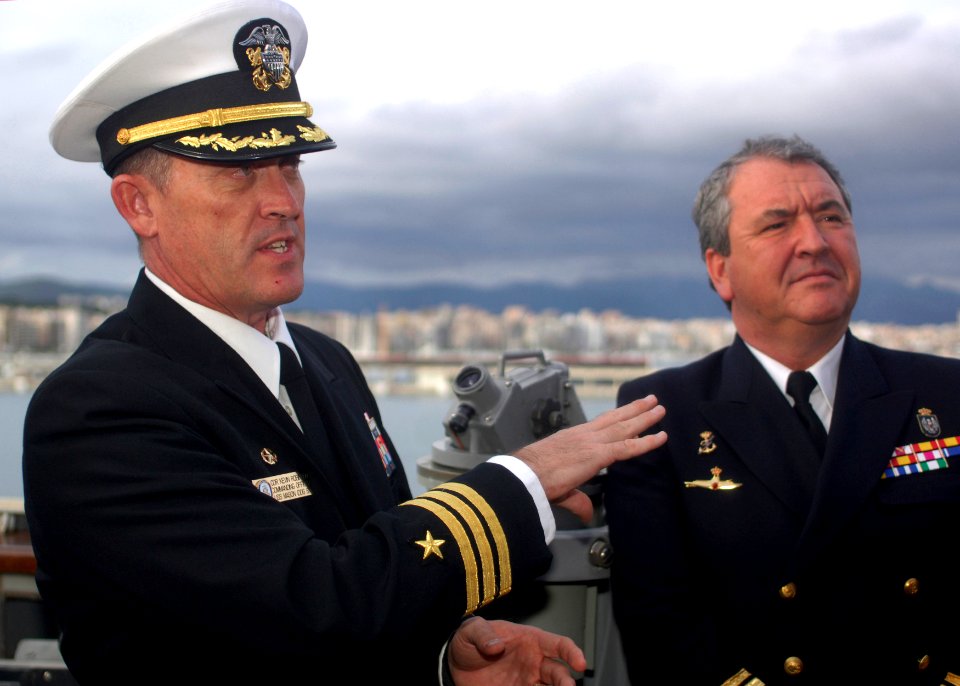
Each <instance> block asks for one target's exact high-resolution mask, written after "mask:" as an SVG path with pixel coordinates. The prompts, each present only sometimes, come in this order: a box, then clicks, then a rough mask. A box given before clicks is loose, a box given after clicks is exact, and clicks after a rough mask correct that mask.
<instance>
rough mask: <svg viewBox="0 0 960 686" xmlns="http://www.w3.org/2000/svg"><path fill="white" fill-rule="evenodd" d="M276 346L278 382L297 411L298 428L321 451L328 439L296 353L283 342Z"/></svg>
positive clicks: (326, 444)
mask: <svg viewBox="0 0 960 686" xmlns="http://www.w3.org/2000/svg"><path fill="white" fill-rule="evenodd" d="M277 348H279V349H280V383H282V384H283V387H284V388H286V389H287V395H288V396H290V402H291V403H293V409H294V411H295V412H296V413H297V420H298V421H299V422H300V428H301V429H303V433H304V435H305V436H306V437H307V440H308V442H310V443H311V444H313V445H314V447H315V448H318V449H320V450H321V451H322V450H329V445H330V440H329V438H328V437H327V432H326V429H325V428H324V426H323V420H322V419H321V418H320V413H319V412H318V411H317V403H316V401H315V400H314V398H313V393H311V392H310V385H309V384H308V383H307V375H306V374H304V372H303V367H301V366H300V361H299V360H298V359H297V354H296V353H295V352H293V350H291V349H290V346H288V345H284V344H283V343H277Z"/></svg>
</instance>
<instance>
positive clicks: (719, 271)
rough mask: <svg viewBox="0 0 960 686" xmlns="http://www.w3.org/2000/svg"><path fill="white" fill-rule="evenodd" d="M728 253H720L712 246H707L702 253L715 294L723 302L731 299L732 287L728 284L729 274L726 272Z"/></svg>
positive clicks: (728, 301)
mask: <svg viewBox="0 0 960 686" xmlns="http://www.w3.org/2000/svg"><path fill="white" fill-rule="evenodd" d="M728 259H729V256H728V255H721V254H720V253H718V252H717V251H716V250H714V249H713V248H707V251H706V252H705V253H704V254H703V261H704V262H705V263H706V265H707V274H708V275H709V276H710V283H712V284H713V289H714V290H715V291H716V292H717V295H719V296H720V298H721V299H722V300H723V301H724V302H725V303H728V304H729V303H730V301H732V300H733V288H731V286H730V276H729V274H727V260H728Z"/></svg>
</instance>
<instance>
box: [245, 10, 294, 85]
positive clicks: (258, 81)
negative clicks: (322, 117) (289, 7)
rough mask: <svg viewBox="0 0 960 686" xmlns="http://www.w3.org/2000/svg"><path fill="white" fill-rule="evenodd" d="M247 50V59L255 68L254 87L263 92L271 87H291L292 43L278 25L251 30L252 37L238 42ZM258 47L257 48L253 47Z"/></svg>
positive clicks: (255, 27) (257, 27) (266, 25)
mask: <svg viewBox="0 0 960 686" xmlns="http://www.w3.org/2000/svg"><path fill="white" fill-rule="evenodd" d="M238 44H239V45H242V46H243V47H245V48H246V49H247V52H246V54H247V59H248V60H250V66H251V67H253V85H255V86H256V87H257V88H259V89H260V90H262V91H268V90H270V88H271V87H273V86H276V87H277V88H280V89H283V88H286V87H287V86H289V85H290V82H291V81H292V80H293V76H292V74H291V73H290V67H289V64H290V48H287V47H284V46H287V45H290V41H289V40H287V37H286V36H285V35H283V29H282V28H281V27H280V26H278V25H276V24H261V25H259V26H254V27H253V28H252V29H251V30H250V35H249V36H247V37H246V38H245V39H244V40H242V41H239V42H238ZM252 46H256V47H252Z"/></svg>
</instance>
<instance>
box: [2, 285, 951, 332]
mask: <svg viewBox="0 0 960 686" xmlns="http://www.w3.org/2000/svg"><path fill="white" fill-rule="evenodd" d="M128 292H129V290H128V289H124V288H118V287H113V286H100V285H96V284H76V283H68V282H64V281H58V280H55V279H30V280H22V281H7V282H0V302H4V303H17V304H27V305H43V304H52V303H55V302H57V299H58V298H59V297H60V296H64V295H69V296H75V297H81V298H88V297H92V296H98V295H105V296H125V295H126V294H127V293H128ZM444 304H448V305H471V306H473V307H477V308H480V309H483V310H487V311H490V312H500V311H501V310H503V309H504V308H505V307H508V306H510V305H523V306H525V307H527V308H528V309H530V310H533V311H535V312H541V311H544V310H555V311H557V312H577V311H579V310H582V309H590V310H593V311H594V312H600V311H603V310H617V311H619V312H621V313H623V314H624V315H627V316H631V317H651V318H656V319H691V318H695V317H714V318H717V317H721V318H722V317H726V316H727V311H726V308H725V307H724V306H723V303H722V302H721V301H720V299H719V298H718V297H717V296H716V294H715V293H714V292H713V291H712V290H711V289H710V287H709V285H708V283H707V279H706V277H705V276H704V277H659V276H658V277H644V276H638V277H636V278H633V279H629V280H621V281H591V282H587V283H581V284H576V285H571V286H555V285H551V284H503V285H500V286H497V287H493V288H476V287H469V286H464V285H461V284H455V283H449V284H428V285H420V286H366V287H353V286H344V285H342V284H336V283H332V282H323V281H313V282H310V283H308V284H307V287H306V288H305V289H304V293H303V295H302V296H301V297H300V299H299V300H297V301H296V302H294V303H292V304H291V305H289V306H288V307H289V308H290V309H304V310H317V311H325V310H339V311H344V312H354V313H361V312H374V311H376V310H378V309H388V310H395V309H409V310H416V309H424V308H429V307H436V306H439V305H444ZM958 312H960V292H958V291H956V290H954V289H950V288H948V287H945V286H941V285H937V284H934V283H919V284H904V283H902V282H898V281H894V280H891V279H877V278H872V279H871V278H868V279H865V280H864V283H863V287H862V288H861V294H860V302H859V303H858V304H857V309H856V311H855V312H854V318H855V319H856V320H858V321H869V322H876V323H894V324H907V325H917V324H941V323H955V322H957V321H958Z"/></svg>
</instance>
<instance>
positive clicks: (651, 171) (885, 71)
mask: <svg viewBox="0 0 960 686" xmlns="http://www.w3.org/2000/svg"><path fill="white" fill-rule="evenodd" d="M196 5H197V2H196V0H190V1H184V0H165V1H164V2H162V3H161V2H154V3H139V2H137V3H131V2H129V1H127V2H118V1H115V0H87V1H83V2H80V1H77V0H0V27H2V34H3V40H2V41H0V63H2V65H3V73H4V78H3V91H4V95H3V100H4V104H3V107H2V108H0V132H2V133H0V135H2V137H3V141H2V144H0V280H8V279H12V278H17V277H25V276H40V275H43V276H48V275H57V276H61V277H65V278H69V279H74V280H94V281H97V282H101V283H111V284H118V285H129V284H130V283H132V281H133V279H134V277H135V274H136V271H137V269H138V267H139V263H138V260H137V257H136V248H135V242H134V240H133V238H132V235H131V234H130V231H129V229H128V228H127V227H126V225H125V224H123V223H122V222H121V220H120V219H119V218H118V216H117V215H116V212H115V210H114V209H113V206H112V203H111V202H110V200H109V195H108V184H107V177H106V176H105V175H104V174H103V172H102V170H101V169H100V168H99V166H98V165H96V164H83V163H77V162H69V161H67V160H63V159H61V158H59V157H58V156H57V155H56V154H55V153H54V152H53V151H52V149H51V148H50V146H49V143H48V141H47V132H48V128H49V125H50V122H51V120H52V118H53V115H54V113H55V112H56V110H57V108H58V106H59V104H60V102H61V101H62V100H63V99H64V98H65V97H66V96H67V95H68V94H69V93H70V91H71V90H72V89H73V87H74V86H75V85H76V84H77V83H78V82H79V81H80V80H81V79H82V78H83V77H84V76H85V75H86V74H87V73H88V72H89V71H91V70H92V69H93V68H94V67H95V66H96V65H97V64H98V63H99V62H100V61H101V60H102V59H104V58H105V57H107V56H108V55H109V54H110V53H111V52H113V51H114V50H115V49H116V48H118V47H120V46H121V45H123V44H125V43H127V42H128V41H129V40H130V39H131V38H133V37H135V36H136V35H138V34H140V33H142V32H143V31H145V30H148V29H149V27H151V26H152V25H155V24H157V23H158V22H166V21H168V20H169V19H171V18H172V17H174V16H176V15H178V14H181V13H182V12H184V11H191V9H192V8H194V7H195V6H196ZM299 5H300V7H299V9H300V12H301V13H302V14H303V16H304V18H305V20H306V23H307V26H308V28H309V31H310V44H309V47H308V49H307V53H306V58H305V60H304V64H303V67H302V68H301V71H300V73H299V74H298V81H299V83H300V91H301V95H302V96H303V97H304V99H306V100H308V101H310V102H311V104H312V105H313V107H314V111H315V113H314V117H313V120H314V121H315V122H316V123H318V124H319V125H320V126H322V127H323V128H324V129H326V130H327V131H328V132H329V133H330V134H331V135H332V136H333V138H334V139H335V140H336V141H337V143H338V145H339V148H338V149H337V150H335V151H332V152H324V153H319V154H316V155H311V156H308V157H307V163H306V164H305V165H304V167H303V173H304V176H305V179H306V182H307V187H308V199H307V221H308V235H309V244H308V246H309V247H308V255H307V271H308V275H309V276H311V277H317V278H327V279H335V280H338V281H343V282H350V283H357V284H368V283H372V282H405V283H410V282H418V281H426V280H455V281H461V282H469V283H471V284H476V283H503V282H522V281H526V280H535V279H547V280H552V281H555V282H566V283H570V282H574V281H578V280H581V279H588V278H613V279H616V278H620V277H623V276H625V275H631V274H636V273H641V272H642V273H647V274H657V273H670V274H682V273H689V274H700V273H702V269H703V266H702V263H701V262H700V259H699V254H698V249H697V241H696V236H695V229H694V228H693V225H692V223H691V221H690V219H689V208H690V204H691V201H692V199H693V196H694V193H695V191H696V188H697V186H698V185H699V183H700V181H701V180H702V179H703V177H704V176H706V175H707V174H708V173H709V171H710V170H711V169H712V168H713V167H714V166H715V165H716V164H717V163H718V162H719V161H720V160H721V159H723V158H724V157H726V156H727V155H729V154H730V153H732V152H734V151H735V150H736V149H737V148H738V147H739V145H740V144H741V143H742V141H743V139H744V138H747V137H750V136H755V135H759V134H766V133H779V134H793V133H797V134H800V135H802V136H804V137H806V138H808V139H809V140H811V141H812V142H814V143H815V144H817V145H818V146H820V147H821V148H822V149H823V150H824V152H825V153H827V155H828V156H829V157H830V158H831V159H833V160H834V162H835V163H836V164H837V166H838V167H839V168H840V170H841V171H842V172H843V174H844V176H845V177H846V180H847V182H848V186H849V188H850V190H851V192H852V193H853V198H854V218H855V220H856V223H857V227H858V234H859V239H860V247H861V253H862V255H863V261H864V268H865V270H866V271H867V272H869V273H871V274H877V275H884V276H898V277H903V278H905V279H909V278H917V277H923V276H926V277H930V278H935V279H939V280H943V281H949V282H954V283H956V284H957V286H958V287H960V273H958V270H957V268H956V265H957V263H958V262H960V3H958V2H956V0H929V1H927V0H872V1H871V2H856V3H854V2H849V3H847V2H837V1H836V0H806V1H805V2H802V3H772V2H769V0H760V1H752V0H728V1H727V2H707V1H706V0H697V1H687V0H671V1H670V2H662V1H660V2H645V1H643V0H632V1H630V0H620V1H612V0H591V2H576V3H573V2H567V1H566V0H552V1H550V2H546V1H541V0H511V1H510V2H506V1H502V0H485V1H484V2H471V3H466V2H457V1H456V0H443V1H434V0H411V1H410V2H403V3H401V2H394V1H390V0H370V1H368V2H365V1H363V0H352V1H345V0H337V1H336V2H333V1H324V0H309V2H308V1H307V0H301V2H300V3H299Z"/></svg>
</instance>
